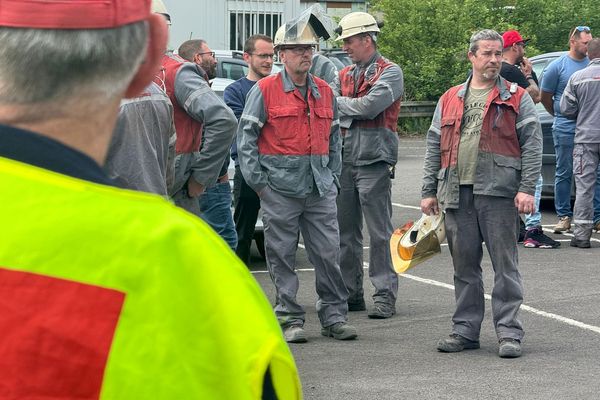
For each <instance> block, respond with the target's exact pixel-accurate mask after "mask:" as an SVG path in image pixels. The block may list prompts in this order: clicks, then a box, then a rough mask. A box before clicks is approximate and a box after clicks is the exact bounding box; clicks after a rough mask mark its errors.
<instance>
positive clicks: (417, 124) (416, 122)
mask: <svg viewBox="0 0 600 400" xmlns="http://www.w3.org/2000/svg"><path fill="white" fill-rule="evenodd" d="M430 125H431V117H412V118H400V119H399V120H398V135H400V136H425V135H426V134H427V130H428V129H429V126H430Z"/></svg>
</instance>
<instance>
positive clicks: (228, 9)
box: [163, 0, 365, 50]
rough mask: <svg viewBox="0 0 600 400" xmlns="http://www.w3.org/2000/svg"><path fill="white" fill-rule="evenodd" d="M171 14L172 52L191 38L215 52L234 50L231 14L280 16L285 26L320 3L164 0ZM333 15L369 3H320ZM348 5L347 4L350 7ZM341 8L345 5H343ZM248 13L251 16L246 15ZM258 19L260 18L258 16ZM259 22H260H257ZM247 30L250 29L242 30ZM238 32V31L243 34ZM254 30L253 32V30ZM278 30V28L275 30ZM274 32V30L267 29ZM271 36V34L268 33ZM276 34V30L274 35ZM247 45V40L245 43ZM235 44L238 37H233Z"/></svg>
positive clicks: (265, 0)
mask: <svg viewBox="0 0 600 400" xmlns="http://www.w3.org/2000/svg"><path fill="white" fill-rule="evenodd" d="M163 1H164V3H165V6H166V7H167V10H168V11H169V13H170V15H171V20H172V23H173V24H172V25H171V30H170V38H169V49H177V48H178V47H179V46H180V45H181V43H183V42H184V41H186V40H189V39H204V40H206V41H207V42H208V45H209V46H210V47H211V48H212V49H224V50H227V49H230V48H231V44H232V38H231V37H230V36H231V35H230V32H231V30H232V27H231V14H230V13H232V12H237V13H241V16H239V17H238V18H237V21H238V22H242V24H243V22H244V21H247V20H248V19H249V18H250V14H254V15H257V14H261V13H267V14H279V15H280V17H279V19H280V20H281V23H283V22H284V21H286V20H288V19H291V18H294V17H295V16H297V15H298V14H299V13H300V12H301V11H302V10H304V9H306V8H307V7H308V6H310V5H312V4H314V3H316V2H313V1H301V0H163ZM318 3H319V4H320V5H321V6H323V7H324V8H325V9H326V10H327V11H328V13H329V14H330V15H332V16H336V17H338V18H339V17H341V16H342V15H344V14H346V13H348V12H350V11H357V10H364V8H365V3H352V4H351V8H339V7H337V6H338V4H336V3H335V2H332V1H330V2H327V1H318ZM347 4H348V3H345V5H347ZM339 5H341V4H339ZM246 13H248V14H247V15H244V14H246ZM256 18H258V17H256ZM255 21H256V22H258V20H257V19H255ZM261 22H262V24H260V23H259V25H260V26H259V31H258V32H257V31H256V29H254V31H252V32H251V34H253V33H263V32H265V31H263V29H264V25H265V23H264V20H261ZM241 28H242V29H239V30H244V29H245V28H246V27H245V26H244V27H241ZM239 30H238V31H239ZM251 30H252V29H251ZM274 30H275V31H276V30H277V27H275V29H274ZM267 31H270V29H267ZM266 33H268V32H266ZM273 35H274V31H273V34H272V36H273ZM241 41H242V42H243V40H241ZM233 44H235V38H233Z"/></svg>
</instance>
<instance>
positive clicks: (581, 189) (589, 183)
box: [573, 143, 600, 240]
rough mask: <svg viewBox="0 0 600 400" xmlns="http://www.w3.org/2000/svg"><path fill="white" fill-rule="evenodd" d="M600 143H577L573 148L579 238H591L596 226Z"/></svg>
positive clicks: (575, 219)
mask: <svg viewBox="0 0 600 400" xmlns="http://www.w3.org/2000/svg"><path fill="white" fill-rule="evenodd" d="M599 161H600V143H576V144H575V147H574V148H573V176H574V177H575V205H574V207H573V223H574V224H575V228H574V229H573V235H574V236H575V239H578V240H590V237H591V236H592V229H593V228H594V194H595V193H596V181H597V171H598V163H599Z"/></svg>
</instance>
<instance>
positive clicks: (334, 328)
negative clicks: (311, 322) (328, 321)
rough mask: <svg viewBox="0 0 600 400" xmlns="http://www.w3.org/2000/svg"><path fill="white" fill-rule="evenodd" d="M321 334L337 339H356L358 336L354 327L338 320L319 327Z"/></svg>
mask: <svg viewBox="0 0 600 400" xmlns="http://www.w3.org/2000/svg"><path fill="white" fill-rule="evenodd" d="M321 335H323V336H327V337H332V338H334V339H337V340H352V339H356V337H357V336H358V335H357V334H356V328H355V327H353V326H352V325H348V324H347V323H345V322H338V323H335V324H333V325H331V326H327V327H325V328H321Z"/></svg>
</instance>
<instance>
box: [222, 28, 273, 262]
mask: <svg viewBox="0 0 600 400" xmlns="http://www.w3.org/2000/svg"><path fill="white" fill-rule="evenodd" d="M274 55H275V52H274V50H273V40H272V39H271V38H270V37H268V36H265V35H252V36H250V37H249V38H248V40H246V43H245V44H244V61H246V62H247V63H248V75H246V76H245V77H242V78H240V79H238V80H237V81H235V82H233V83H232V84H231V85H229V86H227V87H226V88H225V91H224V92H223V100H225V104H227V105H228V106H229V108H231V110H233V113H234V114H235V116H236V117H237V119H238V120H239V119H240V118H241V116H242V112H243V111H244V106H245V105H246V95H247V94H248V92H249V91H250V89H252V87H253V86H254V84H255V83H256V82H258V80H260V79H262V78H264V77H266V76H269V75H270V74H271V69H272V68H273V56H274ZM231 158H233V160H234V161H235V175H234V177H233V203H234V205H235V211H234V213H233V220H234V222H235V230H236V232H237V236H238V244H237V248H236V249H235V253H236V254H237V256H238V257H239V258H240V259H241V260H242V261H243V262H245V263H246V265H248V264H249V262H250V246H251V245H252V238H253V236H254V227H255V226H256V220H257V218H258V210H259V209H260V199H259V197H258V195H257V194H256V192H255V191H254V190H253V189H252V188H251V187H250V186H248V184H247V183H246V180H245V179H244V175H243V174H242V172H241V170H240V163H239V160H238V157H237V146H236V143H235V142H234V143H233V146H231Z"/></svg>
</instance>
